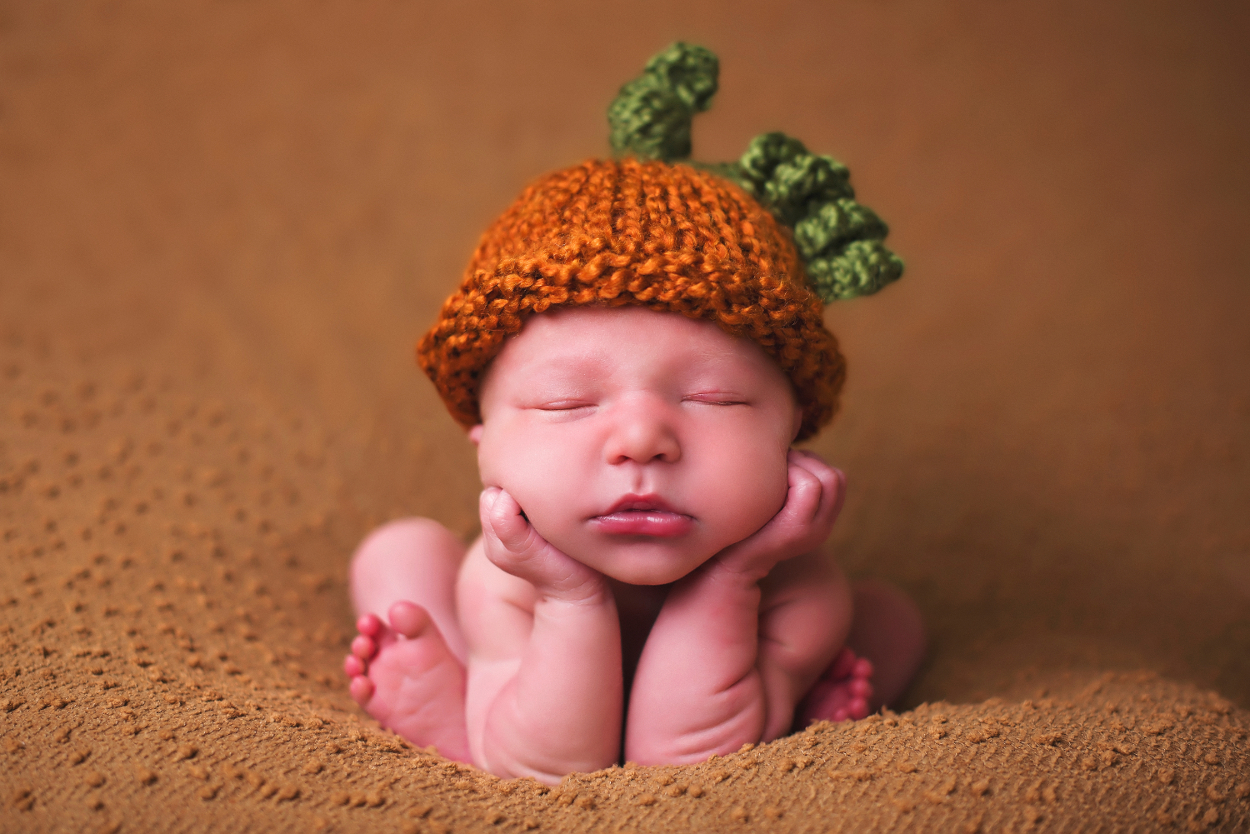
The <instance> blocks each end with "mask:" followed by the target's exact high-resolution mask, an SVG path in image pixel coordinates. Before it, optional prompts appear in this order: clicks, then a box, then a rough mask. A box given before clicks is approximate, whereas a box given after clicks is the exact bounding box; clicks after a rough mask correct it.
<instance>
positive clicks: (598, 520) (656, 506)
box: [591, 495, 694, 538]
mask: <svg viewBox="0 0 1250 834" xmlns="http://www.w3.org/2000/svg"><path fill="white" fill-rule="evenodd" d="M591 522H592V523H593V524H594V525H595V526H596V527H598V528H599V530H600V531H602V532H604V533H608V534H611V535H616V536H648V537H658V538H669V537H672V536H681V535H685V534H686V533H688V532H690V530H691V528H692V527H693V526H694V518H693V517H691V516H689V515H686V514H685V513H683V512H680V511H679V510H677V509H675V508H674V507H672V506H671V505H669V504H668V503H667V502H666V501H664V499H662V498H660V497H659V496H658V495H626V496H624V497H622V498H621V500H619V501H617V502H616V503H615V504H613V505H612V507H611V509H609V510H608V511H607V512H606V513H603V514H602V515H597V516H594V517H593V518H592V519H591Z"/></svg>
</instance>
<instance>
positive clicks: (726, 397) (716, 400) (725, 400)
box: [685, 394, 750, 405]
mask: <svg viewBox="0 0 1250 834" xmlns="http://www.w3.org/2000/svg"><path fill="white" fill-rule="evenodd" d="M685 400H686V402H693V403H700V404H702V405H750V403H749V401H747V400H745V399H743V398H742V397H735V396H733V395H731V394H691V395H690V396H688V397H686V398H685Z"/></svg>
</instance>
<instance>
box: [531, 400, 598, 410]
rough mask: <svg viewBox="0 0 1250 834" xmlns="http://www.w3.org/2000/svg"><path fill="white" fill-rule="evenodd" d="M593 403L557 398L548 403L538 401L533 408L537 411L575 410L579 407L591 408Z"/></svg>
mask: <svg viewBox="0 0 1250 834" xmlns="http://www.w3.org/2000/svg"><path fill="white" fill-rule="evenodd" d="M591 407H593V403H588V402H580V401H576V400H568V401H565V400H559V401H556V402H550V403H539V404H538V405H535V406H534V408H536V409H538V410H539V411H576V410H577V409H579V408H591Z"/></svg>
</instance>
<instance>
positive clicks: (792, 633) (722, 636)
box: [625, 451, 851, 764]
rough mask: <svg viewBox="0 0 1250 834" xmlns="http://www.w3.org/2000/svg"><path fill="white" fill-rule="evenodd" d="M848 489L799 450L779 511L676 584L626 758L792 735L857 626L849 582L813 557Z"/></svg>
mask: <svg viewBox="0 0 1250 834" xmlns="http://www.w3.org/2000/svg"><path fill="white" fill-rule="evenodd" d="M842 492H843V476H842V474H841V473H840V472H838V471H837V470H835V469H833V468H831V467H830V466H828V465H827V464H825V463H824V462H823V461H822V460H820V459H819V458H818V457H816V456H815V455H812V454H810V453H806V452H797V451H792V452H791V453H790V478H789V491H788V493H787V496H786V503H785V505H784V506H783V507H782V508H781V510H780V511H779V512H778V513H777V515H776V516H774V518H773V519H772V520H771V521H770V522H769V523H768V524H766V525H765V526H764V527H763V528H762V529H761V530H759V531H758V532H757V533H755V534H754V535H752V536H751V537H749V538H747V539H746V540H744V541H742V542H739V543H738V544H736V545H733V546H731V547H728V548H726V549H725V550H724V551H722V552H721V553H719V554H717V556H715V557H714V558H712V559H711V560H709V561H708V562H707V563H705V564H704V565H702V566H701V567H700V568H699V569H698V570H696V571H694V572H693V573H692V574H690V575H689V576H687V577H685V578H684V579H682V580H681V581H680V582H678V583H676V584H675V585H674V586H673V587H672V589H671V590H670V591H669V595H668V598H667V599H666V601H665V603H664V608H663V609H662V610H661V611H660V615H659V617H658V618H657V620H656V623H655V626H654V627H653V628H652V630H651V634H650V636H649V637H648V638H647V644H646V647H645V648H644V649H643V653H642V657H641V658H640V659H639V662H638V670H637V673H636V675H635V678H634V684H633V689H632V692H631V695H630V707H629V718H628V720H627V722H626V728H625V756H626V758H628V759H631V760H633V761H637V762H639V763H640V764H652V763H661V762H664V763H688V762H696V761H702V760H704V759H706V758H707V757H708V756H709V755H711V754H713V753H720V754H724V753H728V752H732V751H734V750H736V749H738V747H740V746H741V745H742V744H743V743H745V742H756V741H760V740H761V739H763V740H769V739H772V738H776V737H778V736H780V735H782V734H783V733H785V732H786V731H788V730H789V728H790V723H791V720H792V717H793V711H794V705H795V703H796V702H797V701H798V700H799V699H800V698H802V696H803V694H804V693H805V692H806V690H807V688H808V687H810V686H811V685H812V683H813V682H814V681H815V680H816V678H817V677H818V676H819V675H820V673H821V671H822V670H823V669H824V668H825V667H826V666H827V665H828V664H829V662H830V661H831V660H832V658H833V655H834V654H835V653H836V651H837V649H838V647H839V646H840V645H841V644H842V642H843V641H844V640H845V637H846V633H847V631H848V629H849V627H850V617H851V605H850V593H849V590H848V589H847V586H846V582H845V580H844V579H843V578H842V576H841V573H840V572H838V571H837V570H836V569H833V568H827V567H824V566H823V563H822V560H821V559H820V556H819V554H818V552H817V551H818V548H819V547H820V545H821V544H822V543H823V542H824V540H825V539H826V538H827V536H828V534H829V532H830V530H831V529H832V526H833V521H834V519H835V518H836V517H837V513H838V510H839V509H840V507H841V503H842ZM790 559H794V563H793V564H789V563H785V564H781V565H780V566H778V563H784V562H785V560H790ZM774 566H778V567H777V569H776V571H775V576H770V575H769V574H770V572H774ZM766 577H767V579H766ZM762 585H763V586H764V587H763V588H761V586H762ZM766 592H767V593H766ZM761 603H763V606H761Z"/></svg>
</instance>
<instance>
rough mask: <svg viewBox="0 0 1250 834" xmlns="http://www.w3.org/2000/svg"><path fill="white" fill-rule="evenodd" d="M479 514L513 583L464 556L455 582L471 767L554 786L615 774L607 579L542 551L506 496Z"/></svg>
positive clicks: (491, 499) (489, 550) (497, 493)
mask: <svg viewBox="0 0 1250 834" xmlns="http://www.w3.org/2000/svg"><path fill="white" fill-rule="evenodd" d="M481 513H482V531H483V533H482V546H483V547H484V549H485V557H486V558H487V559H489V560H490V562H492V563H493V564H494V565H495V566H497V567H499V568H501V569H502V570H504V571H505V572H506V573H508V574H511V576H500V575H499V574H498V573H497V572H496V573H495V574H494V575H493V576H490V575H489V572H491V571H493V569H492V568H491V567H490V566H489V565H486V564H485V563H484V561H483V560H481V559H477V560H476V566H475V565H474V564H470V563H472V562H474V561H475V560H473V557H472V556H470V563H466V576H465V579H466V580H468V581H462V590H461V593H460V600H461V605H460V610H461V617H462V622H463V624H464V629H465V638H466V640H467V641H468V644H469V663H468V670H469V682H468V698H467V703H466V718H467V721H468V728H469V747H470V750H471V751H472V754H473V759H474V761H475V762H476V763H477V764H478V765H479V766H481V767H483V768H485V769H487V770H489V771H490V772H491V773H494V774H496V775H498V776H522V777H523V776H533V777H535V778H537V779H539V780H540V781H543V782H549V783H553V784H554V783H556V782H558V781H559V780H560V778H561V777H562V776H563V775H564V774H566V773H569V772H571V771H575V770H577V771H587V772H588V771H594V770H599V769H601V768H604V767H608V766H610V765H612V764H613V763H615V762H616V760H617V756H618V753H619V750H620V733H621V716H622V710H623V704H622V701H623V692H622V683H621V674H622V673H621V636H620V623H619V620H618V618H617V612H616V603H615V601H614V599H613V596H612V592H611V590H610V589H609V587H608V585H607V581H606V579H605V578H604V577H603V575H602V574H599V573H597V572H596V571H594V570H591V569H590V568H587V567H586V566H585V565H582V564H581V563H579V562H577V561H575V560H573V559H572V558H570V557H569V556H567V555H565V554H564V553H561V552H560V551H559V550H557V549H556V548H554V547H552V546H551V545H550V544H548V543H547V542H546V541H544V540H543V538H542V537H541V536H540V535H539V534H538V533H537V532H536V531H535V530H534V528H533V527H532V526H531V525H530V523H529V521H528V520H527V519H526V518H525V516H524V515H522V513H521V508H520V507H519V506H518V505H517V503H516V501H515V500H514V499H513V498H512V497H511V496H510V495H508V494H507V493H505V492H503V491H502V490H499V489H497V488H491V489H487V490H486V491H484V492H483V493H482V502H481ZM474 571H476V572H477V576H476V577H475V576H473V575H471V574H472V572H474ZM477 580H481V581H477ZM519 580H524V581H523V582H522V581H519Z"/></svg>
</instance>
